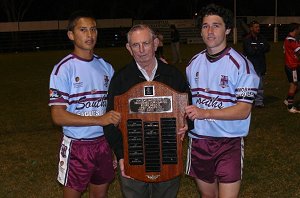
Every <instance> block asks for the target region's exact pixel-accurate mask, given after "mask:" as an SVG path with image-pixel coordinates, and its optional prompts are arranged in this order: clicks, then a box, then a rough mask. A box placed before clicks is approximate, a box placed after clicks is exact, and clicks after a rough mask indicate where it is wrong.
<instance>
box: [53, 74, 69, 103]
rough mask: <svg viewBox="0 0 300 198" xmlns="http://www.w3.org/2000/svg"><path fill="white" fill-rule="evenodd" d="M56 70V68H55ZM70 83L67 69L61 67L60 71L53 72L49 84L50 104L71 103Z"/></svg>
mask: <svg viewBox="0 0 300 198" xmlns="http://www.w3.org/2000/svg"><path fill="white" fill-rule="evenodd" d="M54 71H55V69H54ZM70 86H71V85H70V83H69V81H68V75H67V73H66V72H65V70H63V69H60V71H59V72H58V73H55V72H52V74H51V75H50V86H49V95H50V99H49V106H52V105H66V106H68V105H69V93H70Z"/></svg>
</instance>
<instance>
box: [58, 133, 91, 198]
mask: <svg viewBox="0 0 300 198" xmlns="http://www.w3.org/2000/svg"><path fill="white" fill-rule="evenodd" d="M80 150H81V145H80V144H78V141H75V140H72V139H71V138H68V137H66V136H64V137H63V139H62V143H61V149H60V152H59V165H58V177H57V180H58V181H59V183H61V184H62V185H63V186H64V187H63V197H64V198H79V197H80V196H81V193H82V192H83V191H84V190H85V188H86V185H87V184H88V178H86V180H84V174H82V175H81V180H78V179H77V178H78V175H77V174H78V170H82V167H81V166H80V165H79V164H82V163H80V162H79V163H78V160H79V161H80V156H81V152H80V154H78V153H79V152H78V151H80ZM77 159H78V160H77ZM84 181H85V182H84Z"/></svg>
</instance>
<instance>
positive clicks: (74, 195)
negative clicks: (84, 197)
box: [63, 186, 81, 198]
mask: <svg viewBox="0 0 300 198" xmlns="http://www.w3.org/2000/svg"><path fill="white" fill-rule="evenodd" d="M63 195H64V196H63V197H64V198H80V196H81V192H78V191H77V190H74V189H72V188H69V187H66V186H64V188H63Z"/></svg>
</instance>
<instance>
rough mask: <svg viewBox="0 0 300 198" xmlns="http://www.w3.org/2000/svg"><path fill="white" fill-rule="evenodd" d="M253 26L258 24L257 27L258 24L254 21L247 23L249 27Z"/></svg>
mask: <svg viewBox="0 0 300 198" xmlns="http://www.w3.org/2000/svg"><path fill="white" fill-rule="evenodd" d="M255 24H258V25H259V22H258V21H256V20H253V21H251V22H250V23H249V27H253V25H255Z"/></svg>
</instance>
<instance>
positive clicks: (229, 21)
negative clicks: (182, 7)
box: [197, 4, 233, 29]
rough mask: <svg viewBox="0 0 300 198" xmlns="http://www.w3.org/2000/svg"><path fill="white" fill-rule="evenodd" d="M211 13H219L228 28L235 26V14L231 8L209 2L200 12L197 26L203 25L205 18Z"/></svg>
mask: <svg viewBox="0 0 300 198" xmlns="http://www.w3.org/2000/svg"><path fill="white" fill-rule="evenodd" d="M209 15H217V16H219V17H221V18H222V19H223V21H224V23H225V28H226V29H231V28H232V27H233V14H232V12H231V11H230V10H229V9H226V8H224V7H222V6H219V5H216V4H209V5H207V6H205V7H203V8H202V9H201V10H200V12H199V17H198V18H197V26H198V27H201V26H202V23H203V18H204V17H206V16H209Z"/></svg>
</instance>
